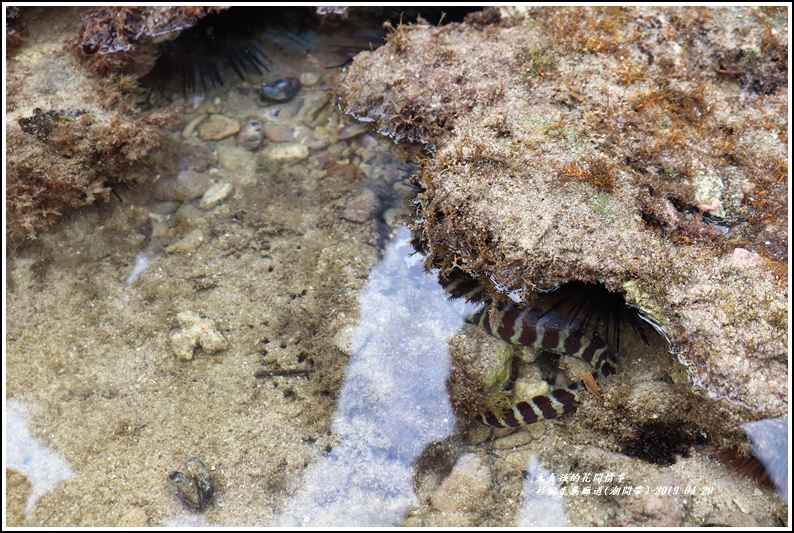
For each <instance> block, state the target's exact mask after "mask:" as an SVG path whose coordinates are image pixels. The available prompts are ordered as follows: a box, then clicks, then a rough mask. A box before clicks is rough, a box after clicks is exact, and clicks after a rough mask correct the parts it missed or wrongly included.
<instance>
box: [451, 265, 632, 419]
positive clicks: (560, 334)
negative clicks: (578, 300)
mask: <svg viewBox="0 0 794 533" xmlns="http://www.w3.org/2000/svg"><path fill="white" fill-rule="evenodd" d="M439 281H440V282H441V285H442V287H443V288H444V291H445V292H446V293H447V294H448V295H449V297H450V298H451V299H453V300H454V299H465V300H467V301H469V302H477V301H481V302H487V303H486V304H485V305H484V306H480V307H479V308H477V309H476V310H475V311H474V312H473V313H471V314H469V315H468V316H466V317H465V319H466V321H467V322H469V323H471V324H474V325H476V326H479V327H481V328H482V329H483V330H485V331H486V332H487V333H489V334H491V335H493V336H494V337H497V338H499V339H501V340H503V341H505V342H508V343H510V344H514V345H517V346H528V347H531V348H534V349H537V350H544V351H547V352H551V353H555V354H558V355H563V356H568V357H574V358H576V359H580V360H582V361H584V362H586V363H588V364H590V365H591V366H592V367H593V369H594V371H593V378H595V379H597V378H598V377H600V376H609V375H611V374H614V373H616V372H617V363H616V362H615V358H614V356H613V355H612V353H611V352H610V350H609V347H608V345H607V343H606V342H605V341H604V340H603V339H601V337H599V336H598V335H597V334H596V333H590V332H589V330H586V329H582V328H580V327H579V324H578V323H577V322H575V321H571V320H570V319H569V318H568V317H565V316H563V315H560V314H558V313H555V312H549V311H548V310H546V311H544V310H541V309H536V308H533V307H520V306H519V305H517V304H512V303H507V304H504V303H499V304H497V303H496V302H494V301H491V300H489V299H488V298H487V296H486V293H485V290H484V287H483V285H482V283H481V282H479V281H478V280H476V279H474V278H472V277H469V276H466V275H464V274H462V273H461V274H460V275H457V276H455V277H454V278H453V279H449V280H444V279H443V278H442V277H441V276H439ZM585 390H586V388H585V385H584V383H583V382H582V381H579V382H576V383H571V384H569V385H567V386H566V387H560V388H556V389H554V390H552V391H551V392H550V393H548V394H544V395H538V396H535V397H533V398H531V399H530V400H528V401H520V402H518V403H515V404H513V405H511V406H510V407H508V408H507V409H505V410H504V411H502V412H497V411H486V412H483V413H481V414H480V415H479V417H478V418H479V420H480V421H482V422H483V423H484V424H487V425H489V426H492V427H496V428H505V427H519V426H524V425H527V424H533V423H535V422H539V421H541V420H548V419H551V418H556V417H558V416H561V415H564V414H565V413H569V412H571V411H574V410H576V407H577V405H578V403H579V401H580V398H581V394H582V393H583V392H584V391H585Z"/></svg>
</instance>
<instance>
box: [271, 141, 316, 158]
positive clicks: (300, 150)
mask: <svg viewBox="0 0 794 533" xmlns="http://www.w3.org/2000/svg"><path fill="white" fill-rule="evenodd" d="M265 157H266V158H267V159H270V160H271V161H301V160H303V159H306V158H307V157H309V148H308V147H306V146H304V145H302V144H285V145H283V146H273V147H271V148H269V149H268V150H267V152H266V153H265Z"/></svg>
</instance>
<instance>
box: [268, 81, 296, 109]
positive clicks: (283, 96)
mask: <svg viewBox="0 0 794 533" xmlns="http://www.w3.org/2000/svg"><path fill="white" fill-rule="evenodd" d="M300 89H301V82H300V80H299V79H298V78H283V79H280V80H278V81H276V82H274V83H271V84H269V85H262V100H263V102H262V103H267V102H286V101H287V100H291V99H292V98H294V97H295V95H297V94H298V92H299V91H300Z"/></svg>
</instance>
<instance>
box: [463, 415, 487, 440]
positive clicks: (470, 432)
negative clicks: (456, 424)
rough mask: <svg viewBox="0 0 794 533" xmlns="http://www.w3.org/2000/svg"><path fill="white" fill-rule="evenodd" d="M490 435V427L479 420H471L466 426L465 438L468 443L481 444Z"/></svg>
mask: <svg viewBox="0 0 794 533" xmlns="http://www.w3.org/2000/svg"><path fill="white" fill-rule="evenodd" d="M490 436H491V428H490V427H488V426H486V425H485V424H483V423H482V422H479V421H478V420H473V421H472V422H471V423H470V424H469V427H467V428H466V440H467V441H468V442H469V444H472V445H477V444H482V443H483V442H485V441H486V440H488V437H490Z"/></svg>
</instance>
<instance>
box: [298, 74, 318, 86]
mask: <svg viewBox="0 0 794 533" xmlns="http://www.w3.org/2000/svg"><path fill="white" fill-rule="evenodd" d="M300 82H301V85H303V86H305V87H313V86H315V85H317V84H318V83H319V82H320V74H318V73H317V72H303V73H301V75H300Z"/></svg>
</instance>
